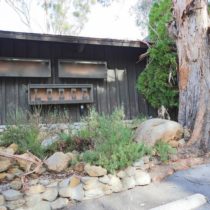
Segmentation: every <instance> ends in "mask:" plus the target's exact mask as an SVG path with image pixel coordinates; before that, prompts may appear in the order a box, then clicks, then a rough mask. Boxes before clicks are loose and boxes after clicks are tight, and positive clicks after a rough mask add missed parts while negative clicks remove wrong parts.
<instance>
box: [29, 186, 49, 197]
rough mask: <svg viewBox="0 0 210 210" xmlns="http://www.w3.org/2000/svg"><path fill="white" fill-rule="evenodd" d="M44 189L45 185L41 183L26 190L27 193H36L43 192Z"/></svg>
mask: <svg viewBox="0 0 210 210" xmlns="http://www.w3.org/2000/svg"><path fill="white" fill-rule="evenodd" d="M44 191H45V187H44V186H43V185H40V184H38V185H34V186H31V187H30V188H29V190H27V191H26V194H27V195H31V194H38V193H43V192H44Z"/></svg>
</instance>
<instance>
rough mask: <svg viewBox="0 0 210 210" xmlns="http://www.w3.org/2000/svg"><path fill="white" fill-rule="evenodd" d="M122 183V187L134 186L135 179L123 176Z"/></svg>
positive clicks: (129, 187)
mask: <svg viewBox="0 0 210 210" xmlns="http://www.w3.org/2000/svg"><path fill="white" fill-rule="evenodd" d="M122 184H123V189H126V190H127V189H132V188H134V187H135V185H136V181H135V179H134V177H132V176H131V177H124V178H123V179H122Z"/></svg>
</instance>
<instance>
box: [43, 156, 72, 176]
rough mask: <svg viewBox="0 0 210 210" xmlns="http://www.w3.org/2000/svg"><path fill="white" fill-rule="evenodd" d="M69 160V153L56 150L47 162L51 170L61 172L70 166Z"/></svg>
mask: <svg viewBox="0 0 210 210" xmlns="http://www.w3.org/2000/svg"><path fill="white" fill-rule="evenodd" d="M69 161H70V159H69V156H68V155H66V154H64V153H63V152H56V153H54V154H53V155H52V156H50V157H49V158H48V159H47V160H46V161H45V164H46V165H47V168H48V169H49V170H51V171H54V172H61V171H63V170H65V169H66V168H67V167H68V164H69Z"/></svg>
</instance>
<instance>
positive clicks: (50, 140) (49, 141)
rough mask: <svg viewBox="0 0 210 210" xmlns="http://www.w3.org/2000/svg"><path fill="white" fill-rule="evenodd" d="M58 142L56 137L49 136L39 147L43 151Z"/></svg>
mask: <svg viewBox="0 0 210 210" xmlns="http://www.w3.org/2000/svg"><path fill="white" fill-rule="evenodd" d="M59 140H60V138H59V136H58V135H54V136H50V137H48V138H46V139H44V140H43V141H42V143H41V147H42V148H43V149H46V148H48V147H49V146H51V145H52V144H53V143H55V142H58V141H59Z"/></svg>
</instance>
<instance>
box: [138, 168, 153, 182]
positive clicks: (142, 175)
mask: <svg viewBox="0 0 210 210" xmlns="http://www.w3.org/2000/svg"><path fill="white" fill-rule="evenodd" d="M135 181H136V185H141V186H144V185H148V184H150V183H151V177H150V175H149V174H148V173H147V172H145V171H141V170H137V171H136V173H135Z"/></svg>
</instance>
